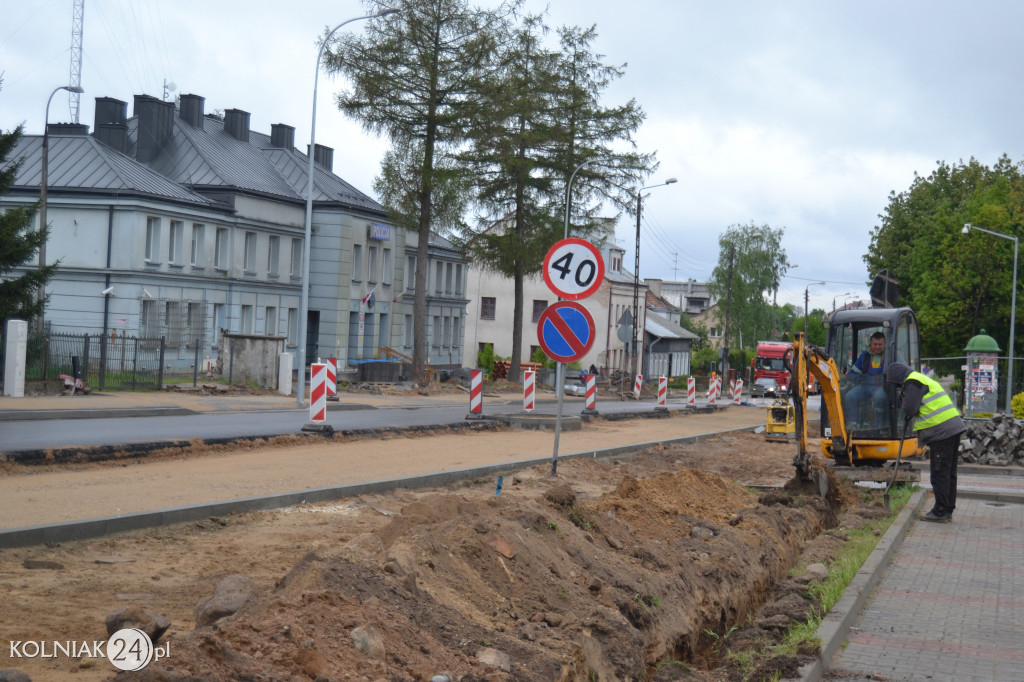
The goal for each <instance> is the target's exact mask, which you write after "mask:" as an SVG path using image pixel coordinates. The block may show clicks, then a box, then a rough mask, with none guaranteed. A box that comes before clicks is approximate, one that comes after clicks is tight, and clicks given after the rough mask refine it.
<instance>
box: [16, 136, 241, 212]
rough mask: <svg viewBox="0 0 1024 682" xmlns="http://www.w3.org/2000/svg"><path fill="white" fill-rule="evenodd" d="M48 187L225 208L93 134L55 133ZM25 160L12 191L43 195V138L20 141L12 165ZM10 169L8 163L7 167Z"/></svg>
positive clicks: (48, 165)
mask: <svg viewBox="0 0 1024 682" xmlns="http://www.w3.org/2000/svg"><path fill="white" fill-rule="evenodd" d="M48 157H49V159H48V164H47V178H46V187H47V189H48V191H50V192H56V191H60V190H74V191H83V190H85V191H90V190H94V191H97V192H104V193H108V192H109V193H119V194H128V193H134V194H141V195H148V196H153V197H159V198H162V199H172V200H174V201H184V202H187V203H191V204H198V205H201V206H204V207H210V208H212V207H221V208H222V207H223V205H222V204H219V203H217V202H214V201H211V200H210V199H208V198H206V197H204V196H202V195H200V194H196V193H195V192H191V191H189V190H188V189H187V188H185V187H182V186H181V185H179V184H177V183H175V182H172V181H171V180H168V179H167V178H165V177H164V176H162V175H160V174H159V173H157V172H155V171H153V170H152V169H150V168H148V167H146V166H145V165H143V164H141V163H138V162H137V161H135V160H134V159H132V158H130V157H128V156H125V155H124V154H120V153H118V152H116V151H114V150H113V149H111V148H110V147H108V146H106V145H105V144H103V143H101V142H99V141H98V140H96V139H95V138H94V137H91V136H88V135H53V134H50V135H49V152H48ZM19 158H24V160H25V161H24V164H23V165H22V167H21V170H19V171H18V175H17V177H16V178H15V180H14V186H13V187H12V189H15V190H18V189H32V190H34V191H37V192H38V191H39V186H40V185H41V184H42V166H43V137H42V135H26V136H24V137H22V138H21V140H19V141H18V144H17V145H16V146H15V148H14V151H13V153H12V154H11V157H10V159H9V160H8V163H12V162H13V161H14V160H16V159H19ZM5 165H6V164H5Z"/></svg>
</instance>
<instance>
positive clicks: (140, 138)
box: [135, 95, 174, 163]
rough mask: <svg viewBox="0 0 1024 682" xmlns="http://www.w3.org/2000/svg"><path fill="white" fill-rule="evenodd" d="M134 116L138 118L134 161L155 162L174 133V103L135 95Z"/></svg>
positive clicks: (148, 96)
mask: <svg viewBox="0 0 1024 682" xmlns="http://www.w3.org/2000/svg"><path fill="white" fill-rule="evenodd" d="M135 115H136V116H137V117H138V118H139V125H138V131H137V133H136V140H135V159H136V160H137V161H139V162H140V163H149V162H150V161H153V160H155V159H156V158H157V157H158V156H160V153H161V152H162V151H163V147H164V145H165V144H166V143H167V141H168V140H170V139H171V133H172V132H173V131H174V102H164V101H162V100H158V99H157V98H156V97H152V96H150V95H135Z"/></svg>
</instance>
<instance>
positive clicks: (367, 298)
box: [363, 286, 377, 305]
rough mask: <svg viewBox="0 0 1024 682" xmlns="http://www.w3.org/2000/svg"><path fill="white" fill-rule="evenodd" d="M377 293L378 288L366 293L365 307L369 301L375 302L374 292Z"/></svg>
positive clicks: (364, 297)
mask: <svg viewBox="0 0 1024 682" xmlns="http://www.w3.org/2000/svg"><path fill="white" fill-rule="evenodd" d="M375 291H377V287H376V286H375V287H373V288H372V289H370V290H369V291H367V292H366V296H363V305H366V303H367V302H368V301H372V300H373V292H375Z"/></svg>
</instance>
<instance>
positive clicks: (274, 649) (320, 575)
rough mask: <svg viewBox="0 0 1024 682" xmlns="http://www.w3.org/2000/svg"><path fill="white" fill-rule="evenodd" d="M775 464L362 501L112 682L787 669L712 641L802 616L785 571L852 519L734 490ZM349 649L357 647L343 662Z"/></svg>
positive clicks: (726, 460) (630, 466)
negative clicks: (281, 567) (233, 607)
mask: <svg viewBox="0 0 1024 682" xmlns="http://www.w3.org/2000/svg"><path fill="white" fill-rule="evenodd" d="M791 456H792V449H791V448H789V447H786V446H785V445H781V446H780V445H778V444H766V443H764V441H763V439H762V438H761V437H759V436H754V435H744V436H738V437H724V438H719V439H716V440H714V441H712V442H708V443H703V444H697V445H691V446H674V447H670V448H659V449H655V450H651V451H648V452H646V453H643V454H641V455H638V456H635V457H632V458H629V459H622V460H616V461H593V460H576V461H572V462H566V463H564V465H563V467H562V468H561V475H560V477H559V479H558V480H552V479H550V478H547V471H545V470H542V469H543V468H541V467H535V468H533V469H529V470H525V471H523V472H520V473H519V474H517V475H516V476H514V477H506V481H505V485H504V487H503V489H502V492H501V494H500V495H496V494H495V482H494V481H492V480H486V481H484V480H479V481H472V482H468V483H465V484H462V485H458V486H454V487H449V488H448V489H445V490H434V491H424V492H422V493H409V492H403V493H400V494H399V495H397V496H393V497H391V498H390V499H362V500H360V501H358V502H357V505H358V508H359V509H360V510H361V512H362V513H361V514H360V516H361V520H360V522H359V523H351V522H346V521H345V519H343V518H338V519H331V520H330V521H327V520H325V521H323V522H322V523H321V524H320V525H319V533H318V534H317V541H316V543H315V544H316V549H315V550H314V551H309V552H306V553H305V554H304V556H302V558H301V559H300V560H298V562H297V563H295V564H294V566H293V567H292V568H291V570H289V571H288V572H287V574H286V575H284V576H283V577H281V578H280V580H278V581H277V582H276V584H275V585H274V586H273V587H271V588H269V589H266V590H264V591H262V592H261V594H260V597H259V599H258V600H257V601H256V602H254V603H252V604H250V605H249V606H248V607H246V608H245V609H243V610H242V611H241V612H239V613H238V614H236V615H235V616H232V617H229V618H226V619H223V620H222V621H219V622H218V623H216V624H215V625H214V626H207V627H203V628H199V629H196V630H193V631H189V629H187V628H185V629H182V630H181V631H179V632H178V633H177V634H175V636H174V639H173V640H172V652H173V653H172V656H171V657H170V658H168V659H165V660H163V661H160V662H159V663H157V664H153V665H150V666H149V667H148V668H147V669H146V670H145V671H142V672H140V673H132V674H127V675H120V676H118V677H117V679H118V680H199V679H202V680H226V679H239V680H310V679H312V680H370V681H377V680H389V681H399V680H424V681H425V680H432V679H434V678H435V676H436V675H445V674H446V675H449V676H450V677H451V679H453V680H462V681H463V682H473V681H476V680H492V681H495V682H497V681H499V680H560V681H565V682H569V681H573V682H575V681H581V682H582V681H585V680H586V681H589V680H622V681H628V680H658V681H659V682H667V681H668V680H724V679H762V678H763V677H768V676H770V675H771V674H773V672H775V671H781V672H783V673H787V674H788V673H792V672H795V670H796V667H797V666H798V665H799V664H800V662H801V660H809V659H810V658H811V657H813V656H814V655H815V653H816V652H814V651H806V652H802V653H803V658H802V659H801V658H800V657H782V658H780V659H773V660H764V661H760V662H759V666H760V667H758V668H757V669H756V670H755V671H754V672H750V671H749V670H748V671H740V670H737V669H735V668H733V667H730V666H731V665H732V664H731V663H730V662H729V660H727V659H726V657H724V656H723V653H724V651H725V650H726V649H725V648H724V647H723V646H722V643H723V641H724V637H725V636H726V634H727V633H732V634H731V636H730V639H729V647H730V648H731V649H733V650H736V649H737V648H740V647H742V646H743V645H744V641H745V640H749V642H748V643H749V644H750V645H751V646H753V645H755V644H757V645H760V644H763V642H764V641H766V638H767V639H770V638H771V637H773V636H778V635H780V633H781V632H784V630H785V629H786V628H787V627H788V625H789V624H790V623H792V622H795V621H796V620H801V619H803V618H805V617H806V615H807V613H808V612H809V611H811V610H812V609H813V608H814V606H813V604H812V603H811V602H810V601H808V599H807V597H806V581H801V580H794V579H792V578H790V577H788V576H789V573H790V570H791V569H792V568H793V567H794V566H799V565H806V564H807V563H811V562H812V561H819V560H827V559H828V558H829V557H830V556H831V553H832V552H834V551H835V549H837V548H838V547H839V546H841V545H842V542H843V541H842V535H841V533H840V534H835V533H827V532H825V531H826V530H827V529H829V528H831V527H834V526H836V524H837V521H839V520H840V515H841V514H844V509H845V508H849V509H846V513H845V516H844V517H843V519H844V522H845V523H853V522H852V521H851V518H853V519H858V518H861V517H860V516H857V513H856V512H855V511H851V509H852V507H851V501H852V496H851V495H850V494H849V493H848V492H846V491H844V488H843V486H841V485H839V484H838V483H834V485H833V486H832V491H833V492H832V496H831V497H830V498H829V499H827V500H822V499H821V498H819V497H817V495H816V494H815V493H814V491H804V490H800V489H782V490H775V491H771V492H768V493H763V494H761V495H758V494H757V493H756V492H753V491H752V490H751V489H749V488H746V487H745V486H744V484H749V483H764V482H772V483H777V482H779V479H780V478H782V479H783V480H784V478H783V477H788V476H789V475H790V474H791V472H792V468H791V465H790V464H789V462H790V460H791ZM385 497H387V496H385ZM875 506H876V507H877V505H875ZM876 512H877V510H875V511H873V510H872V508H871V507H870V505H869V508H866V509H861V510H860V513H861V515H862V516H866V517H870V516H872V515H877V513H876ZM247 516H248V515H247ZM346 516H348V515H346ZM349 520H351V519H349ZM302 539H303V540H306V541H308V540H309V538H308V537H304V538H302ZM300 544H301V543H300V542H297V543H296V550H297V551H298V547H299V545H300ZM225 569H227V567H225ZM225 572H230V571H228V570H226V571H225ZM206 589H207V590H212V585H211V584H209V582H208V583H207V588H206ZM147 608H152V607H148V606H147ZM172 634H173V633H172ZM360 638H368V639H369V640H370V641H371V642H373V643H375V646H371V647H370V648H369V649H368V650H365V651H360V650H359V649H358V648H357V647H356V646H354V642H356V641H357V640H359V639H360ZM441 679H443V678H441Z"/></svg>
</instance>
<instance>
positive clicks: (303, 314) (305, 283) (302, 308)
mask: <svg viewBox="0 0 1024 682" xmlns="http://www.w3.org/2000/svg"><path fill="white" fill-rule="evenodd" d="M397 12H398V10H397V9H387V10H384V11H382V12H378V13H376V14H368V15H366V16H363V17H353V18H352V19H348V20H346V21H343V22H341V23H340V24H338V25H337V26H335V27H334V28H332V29H331V32H330V33H328V34H327V36H326V37H325V38H324V39H323V41H322V42H321V43H320V50H319V51H318V52H317V53H316V71H314V72H313V121H312V123H311V124H310V126H309V149H308V150H306V155H307V156H308V157H309V166H308V168H307V170H306V172H307V174H308V176H309V177H308V178H307V182H306V221H305V239H303V245H302V294H301V296H300V299H299V301H300V302H299V338H298V344H299V357H298V359H299V371H298V386H297V387H296V393H295V399H296V403H297V404H298V406H299V407H304V406H305V404H306V333H307V332H306V324H307V320H306V318H307V317H309V251H310V244H309V243H310V241H311V238H312V234H313V150H314V149H316V89H317V83H318V81H319V80H320V60H321V59H322V58H323V56H324V48H325V47H327V43H329V42H330V41H331V36H333V35H334V34H335V33H337V32H338V29H340V28H341V27H342V26H344V25H346V24H351V23H352V22H353V21H362V20H363V19H378V18H380V17H386V16H388V15H389V14H396V13H397Z"/></svg>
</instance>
